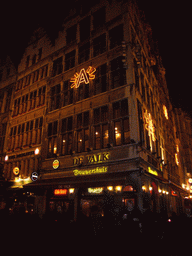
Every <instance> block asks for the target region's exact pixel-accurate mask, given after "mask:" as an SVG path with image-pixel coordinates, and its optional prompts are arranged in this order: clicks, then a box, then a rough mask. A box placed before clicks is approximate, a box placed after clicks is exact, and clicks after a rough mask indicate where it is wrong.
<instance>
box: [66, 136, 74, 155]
mask: <svg viewBox="0 0 192 256" xmlns="http://www.w3.org/2000/svg"><path fill="white" fill-rule="evenodd" d="M72 142H73V136H72V133H69V134H68V150H67V153H68V154H70V153H71V150H72Z"/></svg>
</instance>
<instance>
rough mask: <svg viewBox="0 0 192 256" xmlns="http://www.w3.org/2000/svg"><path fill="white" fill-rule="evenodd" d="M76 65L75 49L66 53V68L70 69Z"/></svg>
mask: <svg viewBox="0 0 192 256" xmlns="http://www.w3.org/2000/svg"><path fill="white" fill-rule="evenodd" d="M74 66H75V50H73V51H71V52H69V53H67V54H66V55H65V70H69V69H70V68H73V67H74Z"/></svg>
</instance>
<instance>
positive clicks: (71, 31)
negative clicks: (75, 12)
mask: <svg viewBox="0 0 192 256" xmlns="http://www.w3.org/2000/svg"><path fill="white" fill-rule="evenodd" d="M66 33H67V36H66V41H67V44H70V43H71V42H74V41H75V40H76V34H77V25H76V24H75V25H74V26H72V27H70V28H68V29H67V31H66Z"/></svg>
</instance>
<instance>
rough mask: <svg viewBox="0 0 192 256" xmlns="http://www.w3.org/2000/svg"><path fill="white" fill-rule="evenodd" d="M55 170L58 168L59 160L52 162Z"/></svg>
mask: <svg viewBox="0 0 192 256" xmlns="http://www.w3.org/2000/svg"><path fill="white" fill-rule="evenodd" d="M57 168H59V160H57V159H56V160H54V161H53V169H57Z"/></svg>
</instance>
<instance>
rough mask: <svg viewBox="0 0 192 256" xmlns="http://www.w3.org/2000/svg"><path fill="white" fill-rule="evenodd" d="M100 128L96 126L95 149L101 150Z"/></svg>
mask: <svg viewBox="0 0 192 256" xmlns="http://www.w3.org/2000/svg"><path fill="white" fill-rule="evenodd" d="M100 137H101V134H100V126H99V125H98V126H95V149H99V148H100V147H101V145H100Z"/></svg>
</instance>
